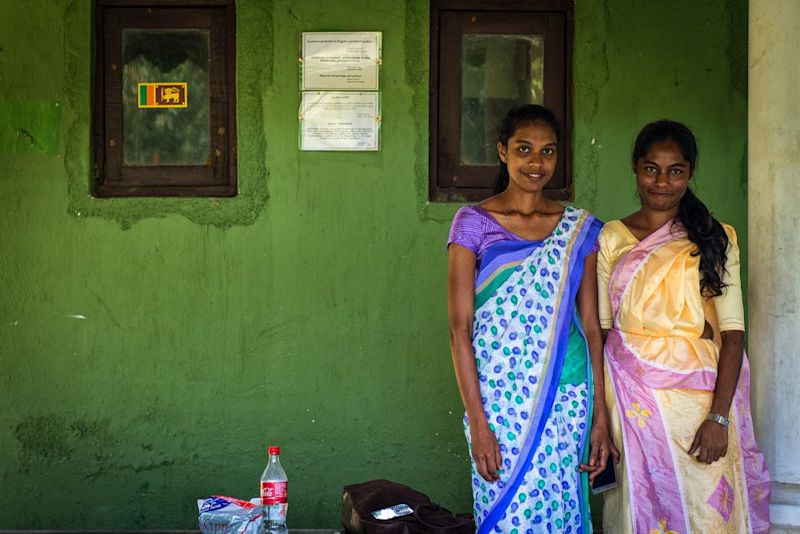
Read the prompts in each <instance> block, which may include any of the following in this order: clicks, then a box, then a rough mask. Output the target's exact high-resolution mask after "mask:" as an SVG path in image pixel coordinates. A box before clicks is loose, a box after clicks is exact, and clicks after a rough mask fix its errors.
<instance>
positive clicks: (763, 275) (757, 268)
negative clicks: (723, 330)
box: [748, 0, 800, 533]
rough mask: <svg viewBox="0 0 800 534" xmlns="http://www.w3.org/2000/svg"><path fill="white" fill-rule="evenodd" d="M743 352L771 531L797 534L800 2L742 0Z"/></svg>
mask: <svg viewBox="0 0 800 534" xmlns="http://www.w3.org/2000/svg"><path fill="white" fill-rule="evenodd" d="M749 18H750V21H749V54H748V56H749V59H748V61H749V90H748V147H749V148H748V175H749V178H748V205H749V223H748V238H749V239H748V242H749V254H748V260H749V272H748V275H749V335H748V339H749V348H750V359H751V364H752V369H753V373H752V374H753V395H752V399H753V419H754V421H755V427H756V437H757V439H758V443H759V445H760V446H761V449H762V450H763V452H764V454H765V456H766V458H767V465H768V466H769V470H770V474H771V475H772V480H773V487H772V500H771V504H770V513H771V517H772V523H773V525H775V528H774V529H773V531H772V532H773V533H777V532H800V57H798V53H800V0H750V9H749Z"/></svg>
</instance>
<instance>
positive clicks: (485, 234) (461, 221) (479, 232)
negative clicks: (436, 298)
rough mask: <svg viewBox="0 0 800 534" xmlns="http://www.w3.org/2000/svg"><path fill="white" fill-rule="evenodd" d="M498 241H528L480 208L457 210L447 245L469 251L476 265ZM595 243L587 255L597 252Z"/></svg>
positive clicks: (471, 207)
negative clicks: (475, 258) (475, 260)
mask: <svg viewBox="0 0 800 534" xmlns="http://www.w3.org/2000/svg"><path fill="white" fill-rule="evenodd" d="M499 241H530V240H529V239H523V238H522V237H520V236H518V235H517V234H515V233H514V232H511V231H510V230H507V229H506V228H504V227H503V225H501V224H500V223H499V222H497V219H495V218H494V217H492V215H491V214H490V213H489V212H488V211H486V210H485V209H483V208H482V207H480V206H478V205H475V206H464V207H463V208H461V209H459V210H458V211H457V212H456V214H455V217H453V224H452V225H451V226H450V236H449V237H448V238H447V245H448V246H449V245H450V244H451V243H455V244H457V245H461V246H462V247H464V248H466V249H468V250H471V251H472V252H473V253H474V254H475V256H476V257H477V259H478V265H480V264H481V259H483V255H484V253H485V252H486V250H487V249H488V248H489V247H491V246H492V245H494V244H495V243H497V242H499ZM598 248H599V247H598V244H597V242H595V243H594V245H593V246H592V248H591V250H589V254H592V253H594V252H597V250H598Z"/></svg>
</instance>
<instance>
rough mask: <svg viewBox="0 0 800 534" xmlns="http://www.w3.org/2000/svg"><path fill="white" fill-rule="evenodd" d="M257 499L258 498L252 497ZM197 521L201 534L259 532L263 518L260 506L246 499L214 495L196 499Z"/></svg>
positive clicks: (254, 533)
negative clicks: (198, 514)
mask: <svg viewBox="0 0 800 534" xmlns="http://www.w3.org/2000/svg"><path fill="white" fill-rule="evenodd" d="M254 500H256V501H257V500H258V499H254ZM197 508H198V509H199V511H200V517H199V518H198V523H199V524H200V532H202V533H203V534H259V532H261V523H262V522H263V520H264V518H263V516H262V514H261V507H260V506H259V505H258V504H254V503H252V502H248V501H242V500H240V499H234V498H233V497H224V496H222V495H214V496H212V497H209V498H208V499H198V500H197Z"/></svg>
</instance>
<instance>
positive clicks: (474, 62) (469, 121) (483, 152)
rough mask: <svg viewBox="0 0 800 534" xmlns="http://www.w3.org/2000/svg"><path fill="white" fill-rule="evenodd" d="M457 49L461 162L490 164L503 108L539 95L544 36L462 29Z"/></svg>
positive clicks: (541, 94)
mask: <svg viewBox="0 0 800 534" xmlns="http://www.w3.org/2000/svg"><path fill="white" fill-rule="evenodd" d="M461 50H462V55H461V151H460V152H461V164H462V165H496V164H497V151H496V150H495V148H494V147H495V143H496V142H497V128H498V126H499V125H500V121H501V120H503V117H504V116H505V114H506V112H507V111H508V110H509V108H511V107H512V106H515V105H518V104H541V103H542V100H543V98H544V36H542V35H501V34H464V35H463V36H462V40H461Z"/></svg>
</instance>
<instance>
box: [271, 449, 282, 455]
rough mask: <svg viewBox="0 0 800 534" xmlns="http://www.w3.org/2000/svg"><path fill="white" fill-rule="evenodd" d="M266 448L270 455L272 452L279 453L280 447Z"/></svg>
mask: <svg viewBox="0 0 800 534" xmlns="http://www.w3.org/2000/svg"><path fill="white" fill-rule="evenodd" d="M268 450H269V453H270V455H272V454H280V453H281V448H280V447H270V448H269V449H268Z"/></svg>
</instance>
